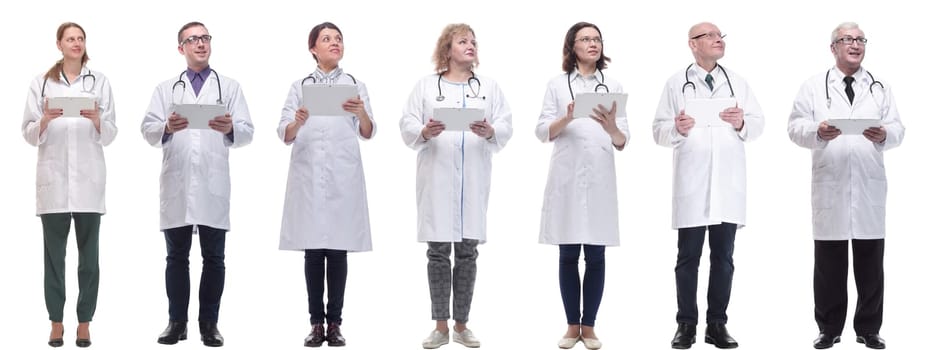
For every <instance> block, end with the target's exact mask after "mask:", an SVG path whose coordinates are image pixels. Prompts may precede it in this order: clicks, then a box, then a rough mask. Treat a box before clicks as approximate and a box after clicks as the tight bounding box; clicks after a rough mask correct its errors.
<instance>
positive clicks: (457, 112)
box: [434, 108, 484, 131]
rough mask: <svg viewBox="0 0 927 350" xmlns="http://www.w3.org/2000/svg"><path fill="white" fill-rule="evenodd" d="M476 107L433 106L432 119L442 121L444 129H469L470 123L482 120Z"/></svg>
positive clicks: (481, 113) (480, 110)
mask: <svg viewBox="0 0 927 350" xmlns="http://www.w3.org/2000/svg"><path fill="white" fill-rule="evenodd" d="M483 119H484V117H483V110H482V109H478V108H435V116H434V120H437V121H440V122H442V123H444V130H448V131H470V124H472V123H474V122H478V121H481V120H483Z"/></svg>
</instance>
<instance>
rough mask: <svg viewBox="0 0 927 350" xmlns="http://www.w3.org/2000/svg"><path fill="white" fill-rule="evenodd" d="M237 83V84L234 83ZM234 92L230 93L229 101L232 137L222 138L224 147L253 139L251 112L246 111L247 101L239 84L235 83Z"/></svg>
mask: <svg viewBox="0 0 927 350" xmlns="http://www.w3.org/2000/svg"><path fill="white" fill-rule="evenodd" d="M236 85H237V84H236ZM237 87H238V88H237V89H235V93H234V94H232V100H231V101H229V114H230V115H231V116H232V137H231V139H230V138H229V137H224V138H222V139H223V140H224V141H225V146H226V147H232V148H237V147H242V146H246V145H248V144H250V143H251V140H252V139H254V124H251V114H250V113H249V111H248V102H246V101H245V94H244V93H243V92H242V91H241V85H237Z"/></svg>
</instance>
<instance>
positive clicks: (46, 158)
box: [22, 22, 118, 347]
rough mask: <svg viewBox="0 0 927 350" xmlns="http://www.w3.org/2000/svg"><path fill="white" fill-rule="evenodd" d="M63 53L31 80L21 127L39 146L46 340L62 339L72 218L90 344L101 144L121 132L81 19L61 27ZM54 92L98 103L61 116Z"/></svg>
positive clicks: (81, 340) (83, 338)
mask: <svg viewBox="0 0 927 350" xmlns="http://www.w3.org/2000/svg"><path fill="white" fill-rule="evenodd" d="M57 38H58V41H57V43H58V50H60V51H61V54H62V56H63V57H62V58H61V60H59V61H58V62H56V63H55V65H54V66H52V67H51V69H49V70H48V72H47V73H45V74H42V75H40V76H38V77H36V78H35V79H33V80H32V84H31V85H30V86H29V94H28V95H27V98H26V109H25V113H24V114H23V123H22V133H23V137H24V138H25V139H26V142H28V143H29V144H30V145H33V146H37V147H38V166H37V167H36V181H35V185H36V196H35V204H36V215H38V216H39V217H40V218H41V219H42V232H43V236H44V246H45V307H46V308H47V309H48V318H49V319H50V320H51V322H52V330H51V334H50V335H49V340H48V345H51V346H53V347H59V346H62V345H64V341H63V339H62V336H63V334H62V333H64V326H63V324H62V321H63V318H64V301H65V296H66V293H65V276H64V269H65V266H64V263H65V255H66V253H67V252H66V248H67V243H68V233H69V232H70V230H71V221H72V220H73V221H74V233H75V236H76V238H77V249H78V264H79V266H78V268H77V282H78V287H79V288H80V294H78V297H77V321H78V326H77V341H76V344H77V346H79V347H87V346H90V321H91V320H92V319H93V315H94V312H95V311H96V305H97V290H98V287H99V284H100V265H99V251H100V244H99V242H100V216H102V215H103V214H104V213H105V212H106V204H105V200H104V199H105V194H106V162H105V160H104V158H103V146H107V145H109V144H110V143H112V142H113V140H114V139H115V138H116V133H117V131H118V130H117V129H116V112H115V106H114V102H113V95H112V91H111V87H110V84H109V80H108V79H106V76H104V75H103V73H100V72H99V71H96V70H90V69H89V68H87V66H86V63H87V61H88V60H89V59H90V57H89V56H88V55H87V48H86V46H85V39H86V37H85V35H84V29H83V28H82V27H81V26H80V25H78V24H77V23H71V22H67V23H63V24H61V25H60V26H59V27H58V31H57ZM55 97H89V98H92V99H93V100H94V103H95V105H96V108H95V109H86V110H81V111H80V115H63V112H64V111H63V110H62V109H60V108H49V107H48V100H49V99H51V98H55Z"/></svg>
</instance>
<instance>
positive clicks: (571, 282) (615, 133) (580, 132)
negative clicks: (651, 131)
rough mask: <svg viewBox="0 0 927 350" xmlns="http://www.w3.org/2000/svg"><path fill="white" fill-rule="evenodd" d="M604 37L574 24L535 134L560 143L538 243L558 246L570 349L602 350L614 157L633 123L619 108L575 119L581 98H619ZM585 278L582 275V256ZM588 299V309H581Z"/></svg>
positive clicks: (612, 236) (614, 237) (614, 233)
mask: <svg viewBox="0 0 927 350" xmlns="http://www.w3.org/2000/svg"><path fill="white" fill-rule="evenodd" d="M609 61H611V59H610V58H608V56H605V53H604V47H603V43H602V33H601V32H600V31H599V28H598V27H597V26H596V25H594V24H591V23H586V22H579V23H576V24H574V25H573V26H572V27H570V29H569V30H568V31H567V33H566V37H565V38H564V42H563V66H562V68H563V71H564V74H558V75H557V76H555V77H553V78H552V79H551V80H550V82H549V83H548V84H547V94H546V95H545V96H544V105H543V107H542V110H541V116H540V118H538V124H537V127H536V129H535V134H536V135H537V137H538V139H540V140H541V142H545V143H546V142H551V141H552V142H554V150H553V153H552V154H551V159H550V171H549V172H548V175H547V188H546V190H545V194H544V206H543V209H542V215H541V233H540V243H544V244H555V245H558V246H559V247H560V295H561V297H562V299H563V308H564V310H565V311H566V318H567V331H566V334H564V336H563V338H562V339H561V340H560V341H559V343H558V346H559V347H560V348H564V349H569V348H572V347H573V346H574V345H576V343H577V342H579V341H582V342H583V343H584V345H585V346H586V347H587V348H589V349H598V348H600V347H602V343H601V342H600V341H599V339H598V337H597V336H596V334H595V331H594V328H593V327H594V326H595V319H596V313H597V312H598V309H599V303H600V302H601V300H602V292H603V290H604V286H605V247H606V246H616V245H618V196H617V192H616V191H617V190H616V178H615V159H614V150H616V149H617V150H619V151H620V150H622V149H624V147H625V145H626V144H627V141H628V119H627V116H626V115H625V113H624V109H623V108H619V107H621V106H618V105H617V104H612V105H610V106H602V105H598V106H597V107H595V108H594V109H593V114H591V115H574V113H573V111H574V107H575V105H574V102H573V101H574V99H575V98H576V95H578V94H583V93H592V92H612V93H621V92H623V91H622V88H621V84H618V82H617V81H615V80H614V79H613V78H611V77H607V76H606V75H605V74H604V73H603V72H602V70H603V69H605V68H606V67H607V66H608V62H609ZM581 252H585V261H586V264H585V266H586V271H585V274H584V278H583V280H582V282H580V276H579V267H578V264H579V256H580V253H581ZM580 300H582V305H580Z"/></svg>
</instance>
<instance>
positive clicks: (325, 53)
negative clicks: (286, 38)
mask: <svg viewBox="0 0 927 350" xmlns="http://www.w3.org/2000/svg"><path fill="white" fill-rule="evenodd" d="M314 44H315V45H314V47H310V48H309V52H312V54H314V55H315V57H316V59H318V60H319V64H322V65H326V66H336V65H338V62H339V61H341V58H342V57H344V42H343V41H342V38H341V33H339V32H338V31H337V30H334V29H332V28H325V29H322V31H320V32H319V38H318V39H316V41H315V43H314ZM309 46H313V45H312V43H310V45H309Z"/></svg>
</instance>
